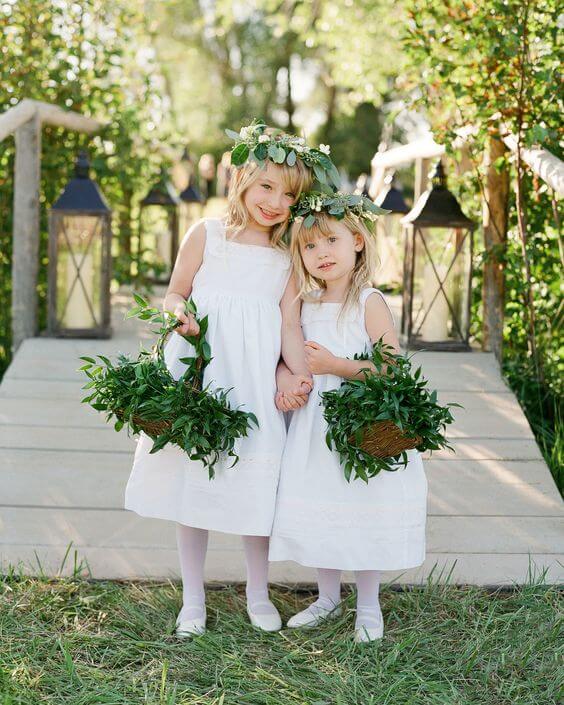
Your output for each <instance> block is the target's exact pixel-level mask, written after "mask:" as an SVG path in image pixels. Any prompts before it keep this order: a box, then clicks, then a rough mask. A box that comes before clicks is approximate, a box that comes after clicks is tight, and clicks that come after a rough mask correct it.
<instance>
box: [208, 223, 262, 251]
mask: <svg viewBox="0 0 564 705" xmlns="http://www.w3.org/2000/svg"><path fill="white" fill-rule="evenodd" d="M220 223H221V227H222V228H223V237H224V239H225V242H229V243H230V244H232V245H240V246H241V247H257V248H258V249H259V250H276V248H275V247H272V245H257V244H255V243H253V242H239V241H238V240H234V239H233V238H231V237H227V228H226V227H225V223H224V222H223V220H221V219H220Z"/></svg>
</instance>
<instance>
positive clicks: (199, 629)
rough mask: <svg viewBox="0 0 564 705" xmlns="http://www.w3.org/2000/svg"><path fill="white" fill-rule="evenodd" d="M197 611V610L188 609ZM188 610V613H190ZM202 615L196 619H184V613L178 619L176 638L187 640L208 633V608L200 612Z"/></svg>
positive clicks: (195, 617)
mask: <svg viewBox="0 0 564 705" xmlns="http://www.w3.org/2000/svg"><path fill="white" fill-rule="evenodd" d="M190 609H196V608H188V610H190ZM188 610H187V611H188ZM200 612H201V614H200V615H196V616H194V617H189V618H182V611H181V612H180V614H179V615H178V617H177V619H176V636H177V637H179V638H180V639H186V638H189V637H192V636H200V635H201V634H203V633H204V632H205V631H206V608H205V607H203V608H202V609H201V610H200Z"/></svg>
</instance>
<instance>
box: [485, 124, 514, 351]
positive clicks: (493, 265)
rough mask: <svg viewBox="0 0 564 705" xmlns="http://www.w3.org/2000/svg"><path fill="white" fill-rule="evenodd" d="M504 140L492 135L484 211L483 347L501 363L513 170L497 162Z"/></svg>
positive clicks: (488, 152) (486, 155)
mask: <svg viewBox="0 0 564 705" xmlns="http://www.w3.org/2000/svg"><path fill="white" fill-rule="evenodd" d="M506 152H507V150H506V148H505V145H504V144H503V142H502V141H501V140H499V139H497V138H495V137H491V138H490V141H489V144H488V148H487V150H486V154H485V156H484V166H485V167H486V182H485V187H484V194H483V196H484V200H483V210H482V223H483V227H484V247H485V254H486V256H485V261H484V278H483V282H482V302H483V340H482V350H484V351H487V352H489V351H493V352H494V354H495V356H496V358H497V360H498V361H499V362H501V356H502V341H503V315H504V308H505V271H504V263H503V257H504V254H505V248H506V245H507V213H508V199H509V172H508V169H507V167H504V168H503V170H501V171H498V170H497V169H496V168H495V167H494V163H495V161H496V160H497V159H499V158H500V157H503V156H504V155H505V154H506Z"/></svg>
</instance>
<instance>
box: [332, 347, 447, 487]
mask: <svg viewBox="0 0 564 705" xmlns="http://www.w3.org/2000/svg"><path fill="white" fill-rule="evenodd" d="M354 359H356V360H368V361H370V362H372V363H373V364H374V367H375V369H376V371H373V370H372V369H371V368H368V367H367V369H366V370H365V371H364V379H349V380H345V381H344V382H343V383H342V384H341V386H340V387H339V388H338V389H333V390H331V391H328V392H324V393H322V394H321V397H322V404H323V406H324V418H325V420H326V421H327V424H328V430H327V434H326V442H327V445H328V446H329V448H330V449H331V450H335V451H336V452H337V453H338V454H339V458H340V461H341V464H342V466H343V471H344V474H345V478H346V479H347V481H350V480H351V478H352V479H358V478H360V479H362V480H364V481H365V482H368V480H369V479H370V478H371V477H374V476H375V475H377V474H378V473H379V472H381V471H382V470H386V471H395V470H398V468H400V467H402V466H403V467H405V466H406V465H407V462H408V456H407V451H408V450H410V449H416V450H418V451H420V452H423V451H426V450H438V449H440V448H449V449H450V450H452V448H451V446H450V445H449V444H448V442H447V439H446V437H445V435H444V431H445V429H446V426H447V425H448V424H450V423H452V422H453V420H454V419H453V417H452V414H451V412H450V408H451V407H454V406H460V404H454V403H450V404H446V405H445V406H441V405H440V404H438V403H437V392H436V391H434V390H433V391H431V390H429V388H428V386H427V381H426V380H425V379H424V378H423V377H422V376H421V368H420V367H419V368H418V369H417V370H416V371H415V372H413V370H412V365H411V358H410V357H408V356H405V355H401V354H397V353H395V352H394V351H393V348H392V347H391V346H389V345H386V344H384V343H383V342H382V341H381V340H379V341H378V342H377V343H376V344H375V345H374V346H373V348H372V351H371V352H370V353H365V354H363V355H355V358H354Z"/></svg>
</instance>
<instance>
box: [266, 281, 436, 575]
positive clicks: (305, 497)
mask: <svg viewBox="0 0 564 705" xmlns="http://www.w3.org/2000/svg"><path fill="white" fill-rule="evenodd" d="M371 294H375V295H376V296H382V298H383V295H382V294H381V292H379V291H378V290H377V289H371V288H367V289H364V290H363V291H362V293H361V300H360V305H359V307H358V309H357V310H356V311H354V310H353V311H350V312H347V313H345V314H343V316H342V317H341V320H340V321H339V323H338V324H337V317H338V315H339V311H340V307H341V304H336V303H318V302H304V303H303V305H302V326H303V329H304V336H305V338H306V340H314V341H316V342H318V343H320V344H321V345H323V346H325V347H326V348H328V349H329V350H330V351H331V352H332V353H333V354H334V355H338V356H339V357H349V358H350V357H352V356H353V355H354V353H362V352H364V351H365V349H366V348H367V346H370V337H369V335H368V333H367V331H366V326H365V320H364V312H365V304H366V300H367V298H368V297H369V296H370V295H371ZM341 382H342V378H340V377H336V376H335V375H315V376H314V388H313V391H312V392H311V395H310V398H309V400H308V403H307V404H306V405H305V406H303V407H302V408H300V409H298V410H297V411H295V412H293V414H292V420H291V422H290V427H289V430H288V438H287V440H286V446H285V449H284V455H283V459H282V470H281V475H280V484H279V487H278V496H277V500H276V514H275V518H274V526H273V530H272V536H271V539H270V554H269V559H270V560H271V561H284V560H292V561H296V562H297V563H300V564H301V565H304V566H311V567H315V568H334V569H342V570H401V569H404V568H412V567H415V566H418V565H421V563H422V562H423V560H424V558H425V520H426V504H427V480H426V477H425V473H424V470H423V463H422V461H421V457H420V454H419V453H418V452H417V451H415V450H410V451H408V457H409V462H408V464H407V466H406V467H405V468H403V469H402V467H400V469H398V470H397V471H395V472H385V471H382V472H380V473H379V474H378V475H376V476H375V477H373V478H371V479H370V480H369V481H368V484H366V483H365V482H363V481H362V480H351V482H350V483H348V482H347V481H346V480H345V477H344V474H343V470H342V467H341V465H340V461H339V456H338V454H337V453H336V452H335V451H331V450H329V448H328V447H327V444H326V442H325V434H326V430H327V422H326V421H325V419H324V418H323V407H322V406H321V400H320V398H319V396H318V395H319V394H320V393H321V392H325V391H328V390H330V389H336V388H338V387H339V386H340V384H341Z"/></svg>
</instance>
